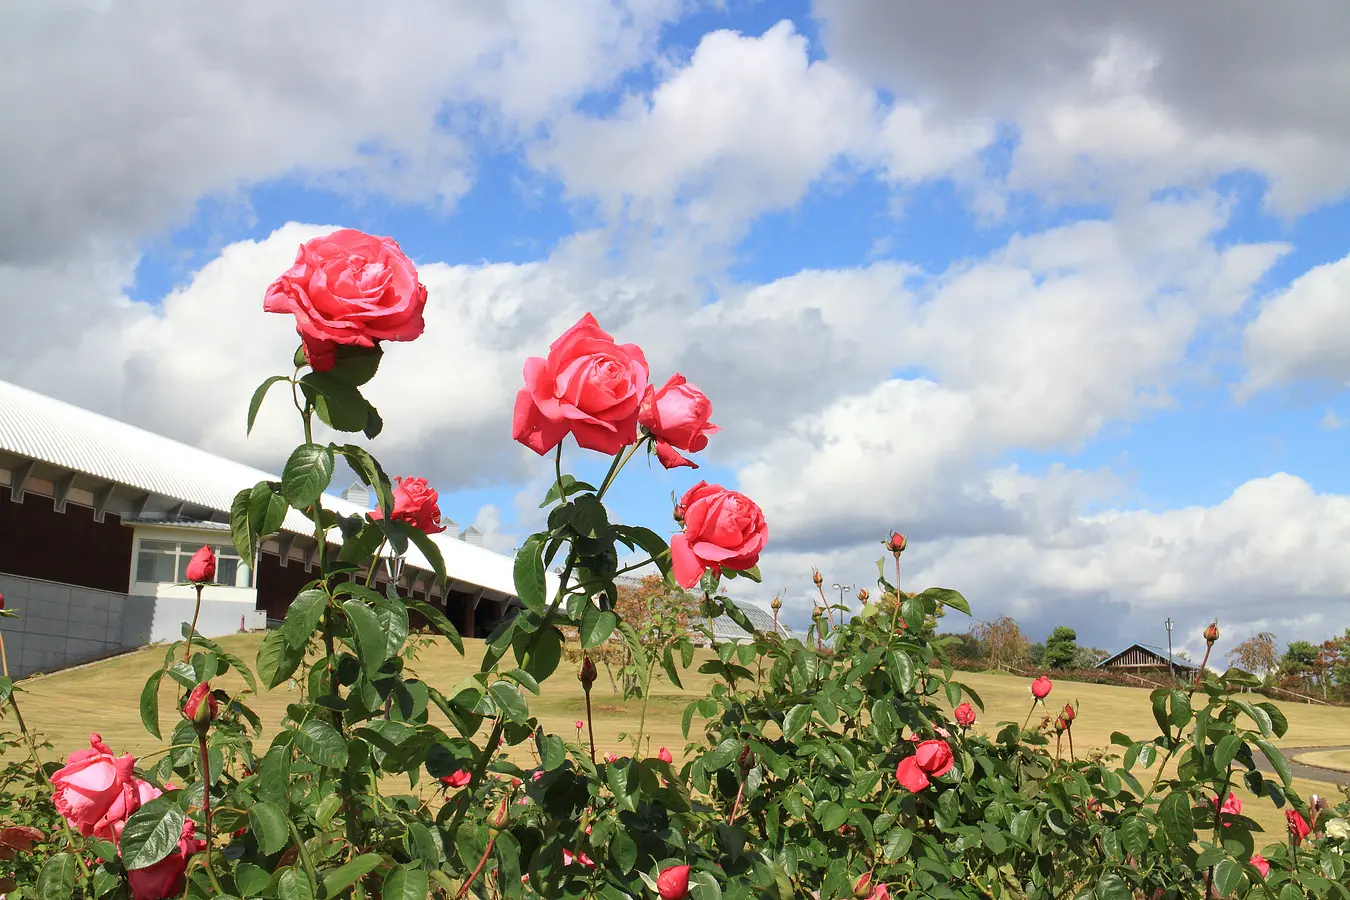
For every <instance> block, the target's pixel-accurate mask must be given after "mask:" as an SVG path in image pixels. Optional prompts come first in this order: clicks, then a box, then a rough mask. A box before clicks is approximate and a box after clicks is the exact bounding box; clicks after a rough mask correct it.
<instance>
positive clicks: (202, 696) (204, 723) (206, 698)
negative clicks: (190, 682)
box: [183, 681, 220, 732]
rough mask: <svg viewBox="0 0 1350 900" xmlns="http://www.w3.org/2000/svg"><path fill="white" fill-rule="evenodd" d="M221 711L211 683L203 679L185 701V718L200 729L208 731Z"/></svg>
mask: <svg viewBox="0 0 1350 900" xmlns="http://www.w3.org/2000/svg"><path fill="white" fill-rule="evenodd" d="M219 712H220V704H219V703H217V702H216V698H215V695H213V694H212V693H211V683H210V682H208V681H203V682H202V683H201V684H199V685H197V686H196V687H194V688H193V689H192V693H190V694H188V697H187V700H185V701H183V718H185V719H187V720H188V721H189V722H191V723H192V724H193V726H194V727H196V729H197V730H198V731H202V732H204V731H206V729H207V728H209V727H211V723H212V722H213V721H215V718H216V716H217V714H218V713H219Z"/></svg>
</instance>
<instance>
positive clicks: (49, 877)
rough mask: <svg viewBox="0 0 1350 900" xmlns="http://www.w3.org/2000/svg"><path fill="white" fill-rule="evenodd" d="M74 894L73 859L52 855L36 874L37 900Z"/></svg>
mask: <svg viewBox="0 0 1350 900" xmlns="http://www.w3.org/2000/svg"><path fill="white" fill-rule="evenodd" d="M166 855H167V854H166ZM74 893H75V857H74V856H73V855H71V854H69V853H57V854H54V855H53V856H52V857H51V858H50V859H48V860H47V861H46V862H45V863H43V864H42V871H40V872H39V873H38V879H37V896H38V900H70V897H71V896H72V895H73V894H74Z"/></svg>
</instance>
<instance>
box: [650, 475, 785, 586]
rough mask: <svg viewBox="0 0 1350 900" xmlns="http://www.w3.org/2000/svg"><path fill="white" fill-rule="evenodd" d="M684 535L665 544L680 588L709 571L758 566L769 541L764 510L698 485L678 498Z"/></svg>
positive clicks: (723, 490) (714, 486) (722, 490)
mask: <svg viewBox="0 0 1350 900" xmlns="http://www.w3.org/2000/svg"><path fill="white" fill-rule="evenodd" d="M679 509H680V510H681V511H682V514H683V518H684V532H683V533H682V534H677V535H675V537H673V538H671V541H670V561H671V566H672V568H673V569H674V571H675V580H676V581H677V582H679V584H680V586H681V587H684V588H691V587H693V586H694V585H696V584H698V580H699V578H701V577H702V576H703V573H704V572H705V571H706V570H708V569H711V570H712V571H713V573H714V574H717V575H720V574H722V570H723V569H731V570H732V571H742V570H745V569H749V568H752V567H753V566H754V565H755V564H756V563H758V562H759V554H760V552H761V551H762V550H763V549H764V546H765V544H767V543H768V542H769V526H768V523H766V522H765V521H764V512H763V511H762V510H761V509H760V508H759V507H758V506H757V505H756V504H755V502H754V501H753V500H751V499H750V498H749V497H747V496H745V495H744V494H741V493H738V492H737V491H729V490H727V489H726V488H724V487H722V486H721V485H717V484H708V483H707V482H706V481H700V482H699V483H698V484H696V485H694V486H693V487H692V488H690V489H689V490H688V492H686V493H685V495H684V496H683V497H682V498H680V502H679Z"/></svg>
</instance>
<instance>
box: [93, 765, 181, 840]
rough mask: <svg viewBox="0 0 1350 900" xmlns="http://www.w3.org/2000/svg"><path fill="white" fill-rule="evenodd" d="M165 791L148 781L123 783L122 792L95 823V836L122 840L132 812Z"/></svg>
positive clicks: (132, 780) (135, 780)
mask: <svg viewBox="0 0 1350 900" xmlns="http://www.w3.org/2000/svg"><path fill="white" fill-rule="evenodd" d="M163 793H164V792H163V791H161V790H160V789H159V788H157V787H155V786H154V785H153V784H151V783H150V782H148V781H142V780H141V779H139V778H136V777H134V776H133V777H132V779H131V780H130V781H129V782H127V783H125V784H123V785H122V793H121V795H120V796H118V798H117V799H116V800H115V801H113V804H112V806H109V807H108V811H107V812H106V813H104V815H103V818H102V819H100V820H99V821H98V822H97V823H95V825H94V837H96V838H102V839H103V840H105V841H112V842H113V843H114V844H116V843H118V842H119V841H121V840H122V828H123V827H124V826H125V825H126V824H127V819H128V818H130V817H131V814H132V813H134V812H135V811H136V810H138V809H140V808H141V807H142V806H144V805H145V804H147V803H149V802H150V801H151V800H153V799H155V798H156V797H158V796H159V795H160V794H163Z"/></svg>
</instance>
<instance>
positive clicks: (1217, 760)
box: [1214, 734, 1242, 772]
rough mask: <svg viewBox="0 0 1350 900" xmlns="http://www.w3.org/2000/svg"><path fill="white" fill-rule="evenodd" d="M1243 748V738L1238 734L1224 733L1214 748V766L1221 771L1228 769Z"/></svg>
mask: <svg viewBox="0 0 1350 900" xmlns="http://www.w3.org/2000/svg"><path fill="white" fill-rule="evenodd" d="M1241 749H1242V738H1240V737H1238V736H1237V735H1236V734H1226V735H1224V736H1223V737H1222V738H1220V739H1219V743H1218V744H1217V745H1216V746H1215V748H1214V768H1216V769H1218V770H1219V771H1220V772H1223V771H1226V770H1227V769H1228V767H1229V766H1230V765H1231V764H1232V762H1233V757H1235V756H1237V754H1238V751H1239V750H1241Z"/></svg>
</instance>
